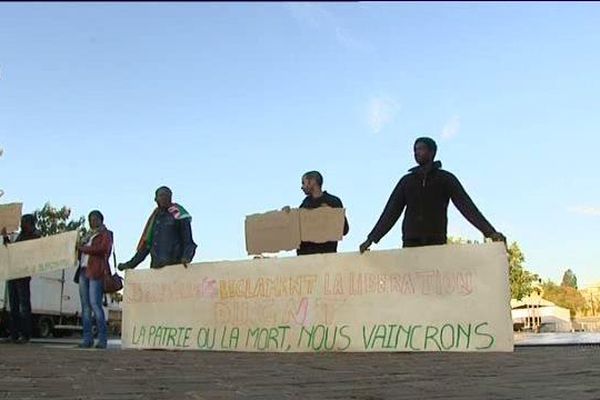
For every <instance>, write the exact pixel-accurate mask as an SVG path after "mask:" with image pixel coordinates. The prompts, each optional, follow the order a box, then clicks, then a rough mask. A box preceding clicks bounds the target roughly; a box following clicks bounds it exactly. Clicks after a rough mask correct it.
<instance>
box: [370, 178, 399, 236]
mask: <svg viewBox="0 0 600 400" xmlns="http://www.w3.org/2000/svg"><path fill="white" fill-rule="evenodd" d="M405 206H406V198H405V196H404V186H403V180H402V179H400V181H399V182H398V184H397V185H396V187H395V188H394V191H393V192H392V194H391V195H390V198H389V199H388V201H387V204H386V205H385V208H384V209H383V213H381V216H380V217H379V220H378V221H377V223H376V224H375V227H374V228H373V230H372V231H371V233H369V236H368V238H369V240H371V241H373V242H375V243H378V242H379V241H380V240H381V238H382V237H384V236H385V235H386V234H387V233H388V232H389V231H390V229H392V227H393V226H394V224H395V223H396V222H397V221H398V218H400V215H402V211H404V207H405Z"/></svg>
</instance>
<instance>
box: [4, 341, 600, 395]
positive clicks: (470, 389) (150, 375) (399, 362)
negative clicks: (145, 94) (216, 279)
mask: <svg viewBox="0 0 600 400" xmlns="http://www.w3.org/2000/svg"><path fill="white" fill-rule="evenodd" d="M111 347H112V349H110V350H108V351H99V350H79V349H76V348H75V347H73V345H72V344H68V343H66V342H57V343H53V344H48V343H46V344H44V343H33V344H29V345H12V344H2V345H0V399H112V400H120V399H364V400H367V399H370V400H375V399H409V398H410V399H544V400H548V399H577V400H583V399H600V346H598V345H585V346H555V347H547V346H544V347H519V348H517V349H516V351H515V353H487V354H484V353H479V354H466V353H454V354H449V353H445V354H441V353H368V354H364V353H363V354H359V353H354V354H342V353H338V354H250V353H217V352H215V353H208V352H166V351H135V350H127V351H125V350H123V351H121V350H118V346H115V345H114V344H113V346H111Z"/></svg>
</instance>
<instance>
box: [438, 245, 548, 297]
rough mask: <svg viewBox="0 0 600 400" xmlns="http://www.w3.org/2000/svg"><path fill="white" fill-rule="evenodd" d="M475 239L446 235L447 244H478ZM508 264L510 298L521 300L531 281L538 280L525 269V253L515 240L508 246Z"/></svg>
mask: <svg viewBox="0 0 600 400" xmlns="http://www.w3.org/2000/svg"><path fill="white" fill-rule="evenodd" d="M478 243H479V242H478V241H476V240H468V239H463V238H461V237H453V236H448V244H478ZM507 251H508V266H509V280H510V295H511V298H513V299H517V300H521V299H522V298H523V297H526V296H529V295H530V294H531V292H532V291H533V290H534V287H533V283H534V282H535V281H537V280H539V277H538V275H537V274H534V273H531V272H529V271H527V270H526V269H525V268H524V267H523V264H524V263H525V255H524V254H523V252H522V251H521V248H520V247H519V245H518V243H517V242H512V244H511V245H510V246H509V247H508V249H507Z"/></svg>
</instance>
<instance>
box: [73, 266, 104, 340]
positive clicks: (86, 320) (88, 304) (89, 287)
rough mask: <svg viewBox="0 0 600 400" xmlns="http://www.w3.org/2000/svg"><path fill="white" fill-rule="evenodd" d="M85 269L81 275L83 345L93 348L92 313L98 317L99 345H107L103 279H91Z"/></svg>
mask: <svg viewBox="0 0 600 400" xmlns="http://www.w3.org/2000/svg"><path fill="white" fill-rule="evenodd" d="M85 273H86V270H85V268H82V269H81V274H80V275H79V298H80V299H81V319H82V320H83V343H84V344H85V345H88V346H91V345H92V344H93V343H94V337H93V336H92V311H93V312H94V315H95V316H96V326H97V327H98V343H100V344H104V345H106V339H107V338H106V318H105V317H104V309H103V308H102V295H103V294H104V290H103V287H102V279H89V278H88V277H87V276H85Z"/></svg>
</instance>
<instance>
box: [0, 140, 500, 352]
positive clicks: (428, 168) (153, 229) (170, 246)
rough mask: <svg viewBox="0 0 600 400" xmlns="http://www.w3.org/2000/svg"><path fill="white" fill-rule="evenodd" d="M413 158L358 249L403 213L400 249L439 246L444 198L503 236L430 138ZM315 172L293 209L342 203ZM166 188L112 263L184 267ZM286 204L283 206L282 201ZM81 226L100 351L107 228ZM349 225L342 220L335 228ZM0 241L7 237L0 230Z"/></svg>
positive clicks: (15, 327) (87, 324)
mask: <svg viewBox="0 0 600 400" xmlns="http://www.w3.org/2000/svg"><path fill="white" fill-rule="evenodd" d="M413 150H414V157H415V161H416V162H417V164H418V165H417V166H415V167H414V168H411V169H410V170H409V173H408V174H406V175H405V176H403V177H402V178H401V179H400V181H399V182H398V184H397V185H396V187H395V188H394V190H393V192H392V194H391V195H390V198H389V200H388V202H387V204H386V206H385V208H384V210H383V212H382V214H381V216H380V217H379V220H378V221H377V223H376V224H375V226H374V228H373V229H372V230H371V232H370V233H369V235H368V236H367V238H366V240H365V241H364V242H363V243H362V244H361V245H360V247H359V250H360V252H361V253H364V252H365V251H367V250H368V249H369V247H370V246H371V245H372V244H373V243H378V242H379V241H380V240H381V239H382V238H383V237H384V236H385V235H386V234H387V233H388V232H389V231H390V229H391V228H392V227H393V226H394V225H395V223H396V222H397V221H398V219H399V218H400V215H401V214H402V213H403V212H404V211H405V210H406V211H405V212H404V220H403V223H402V240H403V247H417V246H429V245H442V244H446V241H447V225H448V217H447V210H448V204H449V202H450V200H451V201H452V203H453V204H454V205H455V206H456V208H457V209H458V210H459V211H460V212H461V214H462V215H463V216H464V217H465V218H466V219H467V220H468V221H469V222H470V223H471V224H473V225H474V226H475V227H476V228H477V229H479V231H481V232H482V233H483V235H484V237H486V238H490V239H492V240H494V241H506V238H505V237H504V235H502V233H500V232H497V231H496V230H495V229H494V227H493V226H492V225H491V224H490V223H489V222H488V221H487V220H486V219H485V217H484V216H483V215H482V213H481V212H480V211H479V210H478V209H477V207H476V206H475V204H474V203H473V201H472V200H471V198H470V197H469V195H468V194H467V193H466V191H465V190H464V188H463V187H462V185H461V184H460V182H459V181H458V179H457V178H456V177H455V176H454V175H453V174H452V173H450V172H448V171H445V170H443V169H442V164H441V162H440V161H435V155H436V152H437V145H436V143H435V141H434V140H433V139H431V138H427V137H421V138H418V139H417V140H416V141H415V144H414V147H413ZM322 187H323V176H322V175H321V174H320V173H319V172H318V171H310V172H307V173H305V174H304V175H303V176H302V190H303V192H304V193H305V195H306V197H305V198H304V200H303V201H302V204H301V205H300V208H308V209H311V208H318V207H323V206H327V207H333V208H343V204H342V201H341V200H340V199H339V198H338V197H336V196H334V195H332V194H329V193H327V191H324V190H323V189H322ZM172 197H173V193H172V191H171V190H170V189H169V188H168V187H166V186H162V187H160V188H158V189H157V190H156V193H155V202H156V205H157V207H156V208H155V209H154V211H153V212H152V214H151V215H150V217H149V218H148V221H147V223H146V226H145V227H144V230H143V233H142V236H141V238H140V241H139V243H138V246H137V252H136V253H135V255H134V256H133V257H132V258H131V260H129V261H127V262H124V263H120V264H119V265H118V269H119V270H120V271H123V270H125V269H132V268H135V267H136V266H138V265H139V264H140V263H141V262H142V261H144V259H146V257H147V256H148V255H150V258H151V261H150V268H162V267H165V266H167V265H176V264H183V265H184V266H185V267H186V268H187V266H188V264H189V263H190V262H191V261H192V259H193V258H194V255H195V252H196V247H197V246H196V243H194V240H193V237H192V228H191V215H190V214H189V213H188V212H187V211H186V210H185V208H183V207H182V206H181V205H179V204H177V203H174V202H173V199H172ZM284 209H289V207H284ZM88 223H89V227H90V229H89V231H87V233H86V234H85V235H84V236H83V237H82V238H81V240H80V242H79V243H78V245H77V250H78V253H79V257H78V260H79V267H78V270H77V274H76V276H75V280H76V281H77V282H78V284H79V294H80V299H81V309H82V322H83V341H82V342H81V343H80V345H79V346H80V347H84V348H88V347H92V346H93V345H94V343H93V336H92V312H93V313H94V315H95V320H96V324H97V328H98V341H97V342H96V344H95V346H94V347H96V348H100V349H104V348H106V344H107V329H106V318H105V315H104V310H103V308H102V297H103V286H102V283H103V277H104V276H105V274H110V273H111V272H110V266H109V257H110V255H111V253H112V248H113V233H112V232H111V231H110V230H108V229H107V228H106V226H105V225H104V216H103V215H102V213H101V212H100V211H98V210H94V211H91V212H90V213H89V215H88ZM35 226H36V221H35V217H34V216H33V215H32V214H26V215H23V217H22V218H21V231H20V233H19V235H18V236H17V238H16V240H15V241H16V242H20V241H24V240H31V239H36V238H39V237H40V234H39V232H38V231H37V230H36V227H35ZM348 231H349V225H348V221H347V220H346V221H345V224H344V231H343V234H344V235H346V234H347V233H348ZM2 235H3V237H4V244H5V245H6V244H8V243H9V242H10V241H9V238H8V235H7V232H6V230H5V229H3V231H2ZM336 251H337V242H336V241H332V242H326V243H312V242H302V243H301V244H300V247H299V249H298V250H297V254H298V255H307V254H318V253H335V252H336ZM30 279H31V278H29V277H27V278H19V279H13V280H10V281H8V292H9V304H10V309H11V321H12V322H11V329H10V332H11V338H10V340H11V341H13V342H14V343H27V342H29V339H30V338H31V303H30V291H29V282H30Z"/></svg>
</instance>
